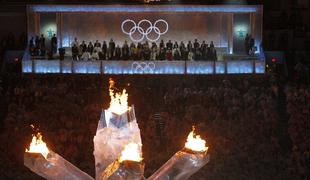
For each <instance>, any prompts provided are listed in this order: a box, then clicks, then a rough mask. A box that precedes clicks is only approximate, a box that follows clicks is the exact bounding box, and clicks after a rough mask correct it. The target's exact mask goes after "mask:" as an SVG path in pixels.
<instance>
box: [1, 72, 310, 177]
mask: <svg viewBox="0 0 310 180" xmlns="http://www.w3.org/2000/svg"><path fill="white" fill-rule="evenodd" d="M107 78H108V77H100V76H91V75H89V76H85V75H83V76H82V75H68V76H62V75H49V76H48V75H40V76H38V75H36V76H33V77H32V75H29V76H25V77H23V78H22V79H21V80H20V81H19V83H17V86H14V87H13V86H9V88H8V90H7V93H6V94H5V97H6V98H7V100H8V102H9V106H8V115H7V117H6V119H5V121H4V128H3V132H2V133H1V135H0V142H1V146H0V167H4V168H1V169H0V171H1V172H0V178H1V179H36V177H37V176H36V175H34V174H33V173H32V172H30V171H29V170H28V169H27V168H26V167H24V166H23V152H24V151H25V148H26V147H27V146H28V145H29V142H30V140H31V134H32V133H33V130H32V129H31V128H30V125H31V124H33V125H34V126H36V127H38V128H39V129H40V131H41V132H42V134H43V139H44V141H46V143H47V145H48V146H49V148H50V149H52V150H53V151H55V152H57V153H58V154H60V155H62V156H63V157H64V158H66V159H67V160H69V161H70V162H72V163H73V164H75V165H76V166H77V167H79V168H81V169H82V170H83V171H85V172H87V173H89V174H90V175H92V176H94V169H95V167H94V158H93V137H94V135H95V133H96V128H97V123H98V120H99V117H100V113H101V108H107V107H108V106H109V102H110V97H109V95H108V79H107ZM114 80H115V82H117V84H116V86H118V87H119V89H122V88H126V89H127V92H128V93H129V104H134V105H135V110H136V113H135V114H136V116H137V119H138V123H139V127H140V129H141V136H142V142H143V158H144V162H145V164H146V167H145V175H146V177H148V176H150V175H151V174H152V173H153V172H154V171H155V170H156V169H157V168H159V167H160V166H161V165H162V164H163V163H164V162H165V161H167V160H168V159H169V158H170V157H171V156H172V155H173V154H174V153H175V152H176V151H178V150H180V149H182V147H183V146H184V142H185V140H186V136H187V135H188V133H189V132H190V131H191V127H192V125H196V128H197V130H198V133H199V134H201V136H202V137H203V138H205V139H206V141H207V144H208V146H209V153H210V154H211V161H210V163H208V164H207V165H206V166H205V167H204V168H203V169H202V170H200V171H199V172H198V173H196V174H195V175H194V176H193V177H192V178H191V179H195V180H200V179H271V178H272V179H291V178H293V179H302V177H304V179H306V177H309V176H307V173H309V172H310V171H309V133H307V130H308V129H309V123H308V121H307V119H308V117H309V113H308V109H309V107H308V106H309V104H308V103H307V100H308V99H309V98H310V96H309V95H310V91H309V90H308V89H307V88H301V89H298V88H291V89H288V90H287V96H288V100H287V103H288V113H289V114H291V117H290V121H289V123H290V124H289V131H288V133H289V134H290V137H291V139H292V141H293V144H294V147H293V150H292V153H291V156H290V157H287V156H285V155H283V153H282V151H283V150H282V148H281V147H280V145H279V137H278V135H277V133H276V131H277V125H278V121H279V118H278V113H277V110H276V107H277V105H276V104H277V103H276V101H277V93H276V90H274V89H275V88H273V87H272V86H270V85H269V82H268V80H269V78H268V77H262V76H258V77H252V76H251V77H244V76H243V77H242V80H240V77H234V76H232V77H226V78H224V79H223V77H209V78H207V79H206V77H197V76H188V77H179V78H178V77H171V76H161V77H152V78H150V77H149V78H145V77H128V76H121V77H120V76H118V77H117V76H116V77H114ZM300 112H302V113H300ZM154 117H155V118H154ZM175 127H178V128H175Z"/></svg>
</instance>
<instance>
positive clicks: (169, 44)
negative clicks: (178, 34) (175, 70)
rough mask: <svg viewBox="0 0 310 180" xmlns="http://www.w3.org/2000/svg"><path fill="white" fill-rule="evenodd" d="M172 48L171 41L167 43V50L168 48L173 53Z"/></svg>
mask: <svg viewBox="0 0 310 180" xmlns="http://www.w3.org/2000/svg"><path fill="white" fill-rule="evenodd" d="M172 47H173V44H172V42H171V40H169V41H168V42H167V43H166V48H167V50H171V51H172Z"/></svg>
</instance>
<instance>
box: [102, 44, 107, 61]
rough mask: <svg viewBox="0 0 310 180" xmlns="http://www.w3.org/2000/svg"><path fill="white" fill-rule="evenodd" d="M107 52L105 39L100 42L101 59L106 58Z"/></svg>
mask: <svg viewBox="0 0 310 180" xmlns="http://www.w3.org/2000/svg"><path fill="white" fill-rule="evenodd" d="M107 53H108V45H107V43H106V42H105V41H103V43H102V58H103V59H102V60H106V58H107Z"/></svg>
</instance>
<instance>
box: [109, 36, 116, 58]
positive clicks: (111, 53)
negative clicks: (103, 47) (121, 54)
mask: <svg viewBox="0 0 310 180" xmlns="http://www.w3.org/2000/svg"><path fill="white" fill-rule="evenodd" d="M114 53H115V42H114V41H113V39H111V40H110V42H109V59H111V60H112V59H113V58H114Z"/></svg>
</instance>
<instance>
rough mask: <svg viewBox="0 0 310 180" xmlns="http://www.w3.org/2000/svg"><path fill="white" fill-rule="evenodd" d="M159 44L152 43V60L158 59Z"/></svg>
mask: <svg viewBox="0 0 310 180" xmlns="http://www.w3.org/2000/svg"><path fill="white" fill-rule="evenodd" d="M157 50H158V49H157V44H156V43H154V42H153V43H152V47H151V60H152V61H155V60H156V58H157Z"/></svg>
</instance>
